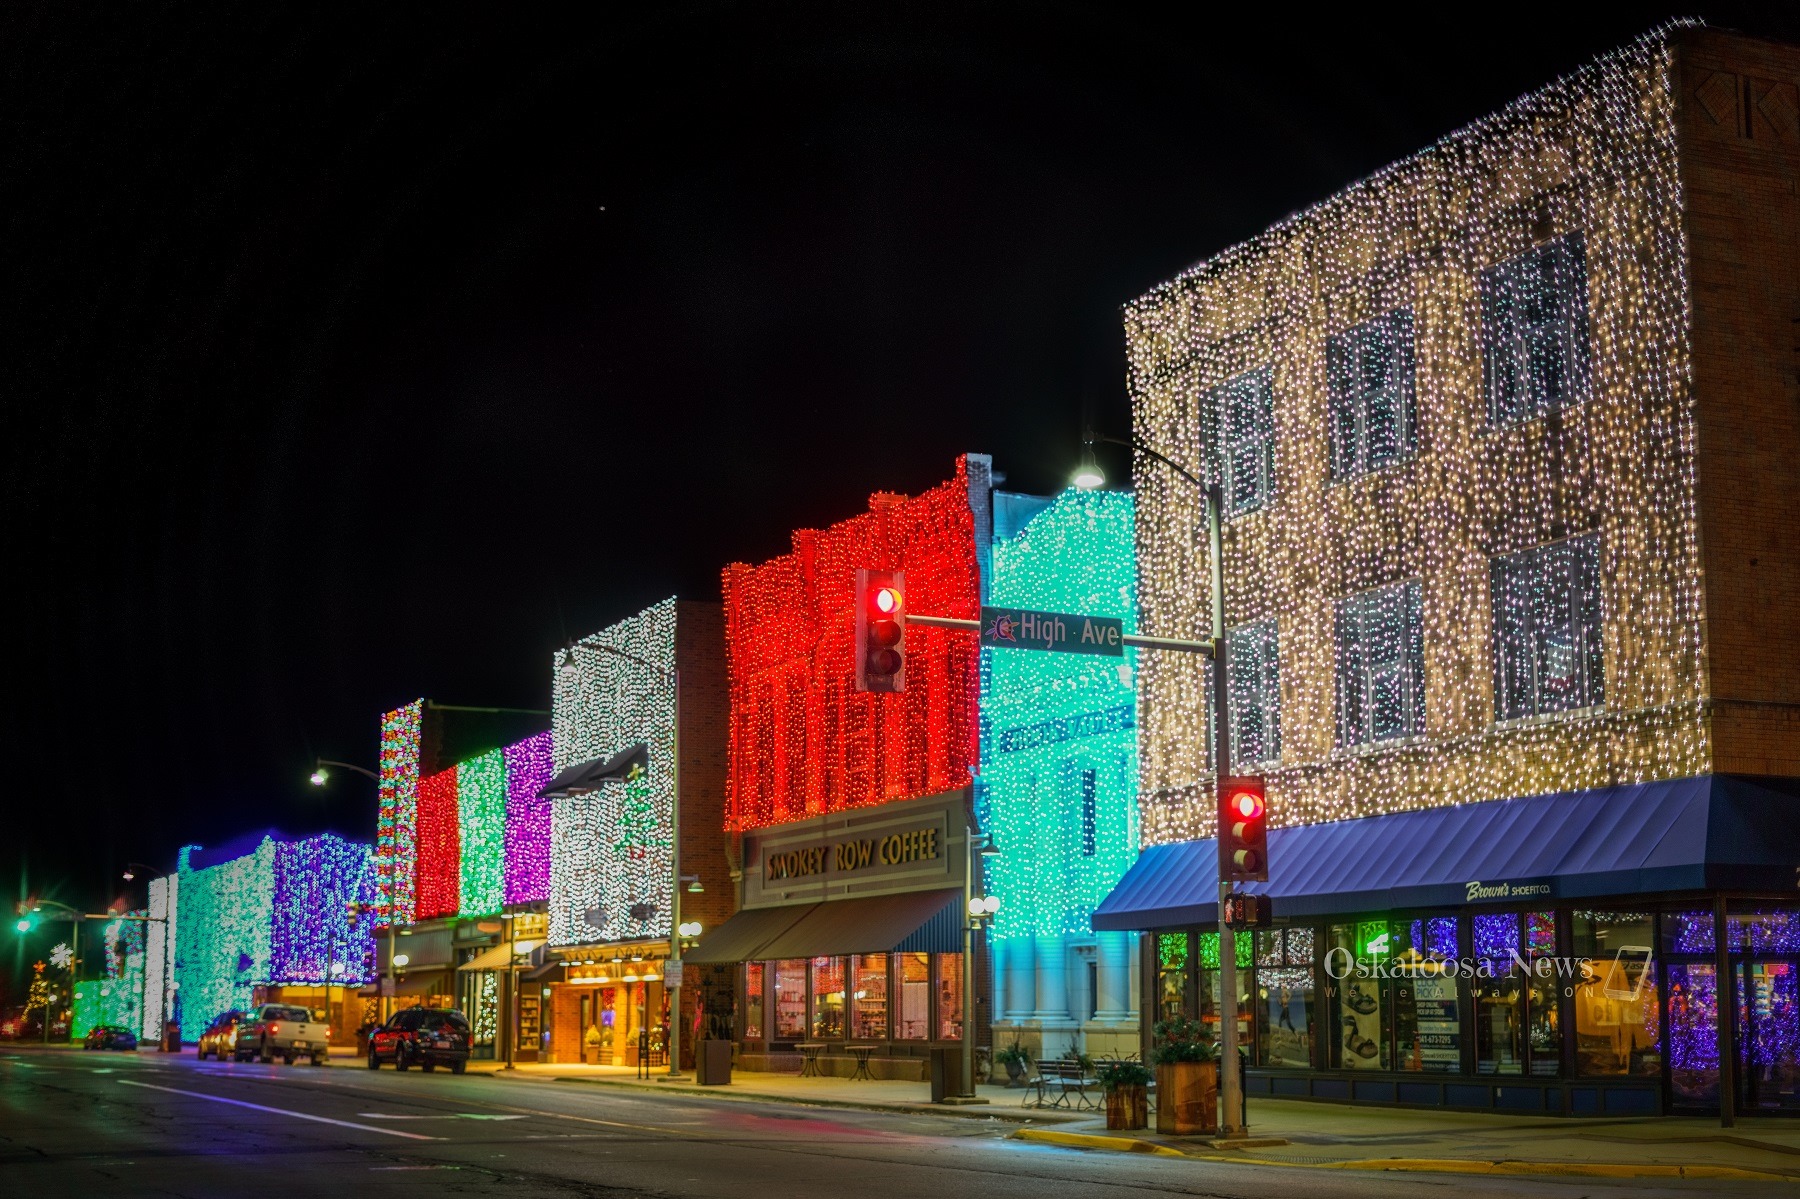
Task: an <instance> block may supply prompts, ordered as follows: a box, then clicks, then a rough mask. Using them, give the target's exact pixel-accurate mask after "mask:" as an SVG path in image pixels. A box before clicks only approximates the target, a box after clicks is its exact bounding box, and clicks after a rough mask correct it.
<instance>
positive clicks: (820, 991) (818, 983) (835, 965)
mask: <svg viewBox="0 0 1800 1199" xmlns="http://www.w3.org/2000/svg"><path fill="white" fill-rule="evenodd" d="M812 993H813V1024H812V1030H813V1036H815V1037H817V1038H819V1039H820V1040H823V1041H838V1040H842V1039H843V1036H844V959H843V958H814V959H813V960H812Z"/></svg>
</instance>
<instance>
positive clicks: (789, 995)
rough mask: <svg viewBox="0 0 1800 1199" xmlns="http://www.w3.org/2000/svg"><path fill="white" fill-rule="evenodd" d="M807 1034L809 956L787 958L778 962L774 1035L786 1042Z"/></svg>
mask: <svg viewBox="0 0 1800 1199" xmlns="http://www.w3.org/2000/svg"><path fill="white" fill-rule="evenodd" d="M806 1035H807V1023H806V959H805V958H786V959H784V960H782V961H779V962H776V963H775V1036H776V1037H777V1038H778V1039H780V1040H784V1041H786V1040H802V1039H804V1038H805V1037H806Z"/></svg>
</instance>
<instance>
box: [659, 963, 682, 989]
mask: <svg viewBox="0 0 1800 1199" xmlns="http://www.w3.org/2000/svg"><path fill="white" fill-rule="evenodd" d="M680 985H681V959H680V958H670V959H669V960H668V961H667V962H665V963H664V964H663V986H665V987H679V986H680Z"/></svg>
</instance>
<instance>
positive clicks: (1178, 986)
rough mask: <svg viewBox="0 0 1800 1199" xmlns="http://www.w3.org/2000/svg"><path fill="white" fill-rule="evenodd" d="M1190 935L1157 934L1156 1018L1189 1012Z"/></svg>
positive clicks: (1167, 1017) (1172, 1017)
mask: <svg viewBox="0 0 1800 1199" xmlns="http://www.w3.org/2000/svg"><path fill="white" fill-rule="evenodd" d="M1187 992H1188V935H1187V934H1186V933H1158V934H1157V935H1156V1018H1157V1019H1158V1020H1174V1019H1176V1018H1177V1017H1180V1016H1185V1015H1187Z"/></svg>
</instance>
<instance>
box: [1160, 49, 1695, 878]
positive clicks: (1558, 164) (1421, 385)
mask: <svg viewBox="0 0 1800 1199" xmlns="http://www.w3.org/2000/svg"><path fill="white" fill-rule="evenodd" d="M1671 28H1672V27H1671ZM1671 64H1672V49H1671V44H1670V40H1669V30H1668V29H1664V30H1659V31H1658V32H1656V33H1654V34H1652V35H1649V36H1647V37H1645V38H1643V39H1641V40H1639V41H1638V42H1636V43H1634V44H1632V45H1630V46H1628V47H1625V48H1624V49H1622V50H1620V51H1617V52H1616V53H1613V54H1610V55H1608V56H1606V57H1604V58H1602V59H1600V60H1599V61H1597V62H1595V63H1594V64H1592V65H1590V66H1588V67H1587V68H1584V69H1583V70H1582V71H1580V72H1578V73H1576V74H1575V75H1573V76H1571V77H1569V78H1567V79H1565V80H1562V81H1559V82H1557V83H1555V84H1553V85H1551V86H1550V87H1547V88H1545V89H1543V90H1542V91H1539V92H1536V93H1534V94H1532V95H1530V96H1527V97H1525V98H1523V99H1521V100H1519V101H1517V102H1516V103H1514V104H1513V105H1511V106H1509V107H1508V108H1506V109H1505V110H1503V111H1502V112H1500V113H1498V114H1495V115H1494V116H1492V117H1489V118H1486V119H1484V120H1482V121H1479V122H1477V123H1476V124H1475V125H1473V126H1471V127H1469V128H1467V129H1465V130H1462V131H1460V132H1458V133H1456V134H1453V135H1451V136H1450V137H1448V138H1446V139H1444V140H1443V141H1442V142H1439V143H1438V144H1437V145H1435V146H1432V147H1430V148H1429V149H1426V150H1424V151H1422V152H1421V153H1419V154H1417V155H1415V156H1413V157H1411V158H1408V159H1406V160H1404V161H1402V162H1399V163H1397V164H1395V165H1393V166H1390V167H1388V168H1386V169H1384V170H1383V171H1381V172H1379V173H1378V174H1376V175H1375V176H1374V177H1372V178H1370V179H1368V180H1366V181H1364V182H1363V183H1360V184H1357V185H1356V186H1354V187H1352V188H1350V189H1348V190H1346V191H1344V192H1342V193H1340V194H1339V195H1337V196H1334V197H1332V198H1331V199H1329V200H1327V201H1325V202H1323V203H1321V204H1319V205H1317V206H1316V207H1314V208H1311V209H1308V210H1306V211H1304V212H1302V213H1299V214H1297V215H1295V216H1293V217H1291V218H1289V219H1288V220H1286V221H1283V222H1282V223H1281V224H1279V225H1277V226H1275V227H1274V228H1272V229H1270V230H1269V231H1268V232H1266V233H1265V234H1263V235H1262V236H1260V237H1258V238H1256V239H1254V240H1253V241H1250V242H1248V243H1245V244H1243V245H1240V246H1237V247H1234V248H1233V249H1230V250H1228V251H1226V252H1224V253H1222V254H1220V255H1218V256H1217V257H1215V258H1213V259H1211V260H1209V261H1206V262H1203V263H1201V264H1200V265H1198V266H1196V267H1194V268H1193V269H1191V270H1189V271H1188V272H1185V273H1184V274H1182V275H1181V276H1180V277H1178V278H1176V279H1175V280H1173V281H1171V282H1170V283H1167V284H1164V285H1163V286H1161V287H1158V288H1157V289H1155V290H1154V291H1152V292H1151V293H1150V294H1148V295H1146V296H1144V297H1143V298H1142V299H1140V300H1138V301H1136V302H1134V303H1132V304H1130V305H1129V306H1128V307H1127V309H1126V311H1125V327H1126V333H1127V340H1128V343H1129V351H1130V371H1129V373H1130V387H1131V392H1132V395H1133V400H1134V412H1135V427H1136V431H1137V433H1138V435H1139V436H1140V437H1142V438H1143V439H1144V440H1145V441H1146V442H1148V443H1149V444H1150V445H1152V446H1155V447H1156V448H1158V449H1159V450H1162V451H1163V452H1165V453H1168V454H1169V455H1171V456H1172V457H1174V458H1176V459H1177V460H1178V461H1182V462H1184V463H1186V464H1188V465H1191V466H1193V467H1195V468H1197V469H1207V470H1208V471H1209V472H1211V473H1213V475H1214V477H1218V472H1219V470H1220V469H1221V468H1220V465H1219V463H1218V461H1217V455H1214V454H1212V453H1209V452H1207V451H1206V450H1205V449H1204V447H1203V440H1204V438H1203V434H1204V433H1205V432H1207V431H1210V430H1211V429H1212V428H1214V427H1215V426H1216V425H1217V424H1218V423H1219V418H1218V417H1217V416H1216V415H1215V410H1216V409H1217V408H1218V407H1219V405H1218V403H1217V397H1219V396H1221V395H1229V396H1231V397H1232V399H1233V403H1231V404H1230V405H1229V406H1228V407H1227V408H1226V420H1227V423H1228V424H1229V422H1230V420H1231V419H1233V417H1234V415H1235V416H1236V417H1241V416H1242V414H1243V413H1245V412H1247V411H1250V410H1252V409H1253V407H1254V406H1253V405H1252V404H1250V403H1248V402H1247V400H1246V399H1245V397H1251V398H1253V391H1252V390H1251V389H1249V388H1248V386H1247V384H1244V383H1242V382H1240V381H1242V380H1247V379H1250V380H1253V379H1255V378H1256V377H1257V372H1264V371H1266V372H1268V376H1267V377H1268V379H1269V381H1270V384H1271V387H1272V395H1273V412H1272V423H1271V425H1270V428H1269V429H1268V430H1267V431H1268V432H1269V434H1271V436H1272V441H1273V481H1274V488H1273V495H1272V496H1271V497H1269V498H1268V499H1267V500H1266V501H1264V502H1262V503H1260V504H1246V503H1243V502H1238V503H1235V504H1234V505H1233V507H1234V509H1236V510H1238V511H1240V512H1242V514H1241V515H1237V516H1235V517H1234V518H1233V519H1231V520H1230V521H1229V522H1228V523H1227V526H1226V531H1225V547H1226V548H1225V553H1226V576H1227V591H1228V600H1227V623H1228V625H1230V626H1232V627H1238V626H1242V625H1245V624H1247V623H1249V622H1252V621H1259V620H1268V619H1273V620H1274V621H1275V623H1276V626H1277V630H1278V635H1277V638H1276V641H1277V643H1278V645H1279V654H1280V668H1279V671H1278V674H1279V680H1280V687H1281V711H1280V729H1281V739H1280V754H1281V759H1280V763H1279V765H1277V766H1272V767H1269V768H1268V769H1267V773H1268V775H1269V778H1270V794H1271V801H1272V809H1273V813H1274V818H1275V821H1276V823H1278V824H1292V823H1297V822H1310V821H1320V820H1333V819H1342V818H1346V817H1354V816H1361V815H1367V814H1371V813H1375V812H1384V811H1395V810H1404V809H1409V808H1417V807H1422V806H1429V805H1435V804H1448V803H1463V802H1470V801H1474V800H1482V799H1491V798H1497V797H1503V796H1510V795H1522V794H1533V793H1541V792H1545V791H1555V790H1565V789H1575V788H1583V787H1594V786H1604V785H1609V784H1614V783H1626V782H1635V781H1640V780H1645V779H1652V778H1669V777H1681V776H1685V775H1691V774H1695V773H1699V772H1701V771H1703V770H1705V769H1706V768H1707V762H1708V760H1709V739H1708V734H1707V730H1706V727H1705V724H1704V723H1703V717H1702V712H1701V707H1700V705H1701V701H1702V697H1703V694H1704V681H1703V674H1702V670H1701V652H1702V651H1701V610H1700V578H1699V558H1698V551H1697V539H1696V533H1695V527H1696V515H1695V495H1694V486H1695V482H1694V445H1695V432H1694V428H1695V424H1694V411H1693V402H1692V395H1691V388H1690V383H1689V338H1688V322H1689V314H1688V306H1687V279H1686V267H1685V261H1686V260H1685V253H1686V250H1685V245H1684V241H1683V235H1682V213H1681V197H1680V192H1679V186H1678V180H1677V175H1676V145H1675V126H1674V119H1675V101H1674V94H1673V82H1672V79H1671ZM1583 289H1584V290H1583ZM1397 313H1404V314H1405V315H1404V316H1396V315H1394V314H1397ZM1484 313H1485V314H1486V316H1485V325H1486V329H1485V335H1484ZM1334 339H1335V340H1334ZM1382 339H1386V340H1387V341H1388V342H1389V343H1393V344H1395V345H1396V347H1397V349H1396V352H1395V355H1394V357H1393V358H1392V359H1380V358H1377V357H1370V358H1368V359H1367V361H1366V363H1365V364H1363V365H1358V366H1356V367H1355V368H1354V369H1352V368H1350V367H1349V366H1348V363H1349V360H1350V358H1351V357H1352V356H1354V355H1355V354H1357V353H1361V352H1363V351H1365V350H1370V349H1371V347H1372V346H1373V345H1374V343H1376V342H1379V341H1381V340H1382ZM1401 342H1404V347H1403V352H1402V351H1401V349H1400V348H1398V347H1399V343H1401ZM1408 359H1410V362H1408V361H1407V360H1408ZM1393 362H1398V363H1399V364H1400V366H1401V367H1402V368H1404V367H1405V366H1407V365H1410V366H1411V367H1412V369H1413V371H1414V372H1415V373H1414V377H1413V378H1412V379H1411V381H1410V383H1407V384H1406V385H1405V386H1404V387H1400V386H1397V384H1398V383H1400V382H1401V381H1399V380H1394V379H1391V378H1390V377H1389V374H1388V369H1389V366H1390V364H1391V363H1393ZM1501 368H1504V369H1501ZM1221 388H1226V389H1227V390H1226V391H1221V390H1220V389H1221ZM1231 388H1235V389H1236V390H1235V391H1234V390H1230V389H1231ZM1334 389H1335V390H1336V391H1337V392H1338V393H1339V395H1340V403H1339V408H1338V412H1337V415H1338V418H1339V420H1338V428H1337V431H1336V432H1335V433H1334V431H1333V410H1332V406H1331V400H1330V396H1331V393H1332V392H1333V390H1334ZM1239 393H1242V394H1239ZM1352 396H1353V397H1356V398H1355V399H1354V400H1353V401H1348V400H1345V399H1344V398H1343V397H1352ZM1350 403H1353V404H1360V405H1361V412H1360V415H1359V414H1358V413H1357V412H1356V411H1355V410H1354V407H1346V405H1347V404H1350ZM1395 405H1398V406H1399V407H1398V408H1393V406H1395ZM1390 408H1393V411H1394V413H1395V415H1392V416H1391V415H1389V409H1390ZM1358 421H1360V422H1361V426H1360V428H1361V431H1360V433H1359V432H1358V431H1357V430H1358V425H1357V422H1358ZM1413 422H1416V427H1412V425H1413ZM1346 428H1348V429H1349V434H1348V436H1346V433H1345V429H1346ZM1359 437H1360V438H1362V440H1361V441H1359V440H1358V438H1359ZM1415 438H1416V450H1413V449H1411V448H1410V443H1411V442H1412V440H1413V439H1415ZM1236 442H1237V444H1236V445H1235V446H1234V444H1233V441H1232V439H1229V438H1228V439H1227V440H1226V442H1225V450H1226V453H1225V458H1226V460H1227V462H1229V463H1232V464H1233V465H1235V466H1240V467H1241V468H1242V469H1245V470H1253V469H1254V468H1255V466H1256V464H1257V457H1256V452H1257V450H1258V442H1257V440H1256V439H1255V438H1254V437H1241V436H1240V437H1238V438H1237V439H1236ZM1334 443H1335V444H1336V446H1337V449H1338V453H1337V469H1336V470H1334V469H1333V448H1334ZM1396 443H1397V447H1396ZM1135 477H1136V480H1137V486H1138V496H1139V520H1138V562H1139V578H1140V583H1139V592H1140V596H1141V603H1142V611H1143V616H1144V619H1143V625H1144V628H1145V631H1146V632H1149V633H1153V634H1158V635H1164V636H1182V637H1191V636H1202V635H1204V634H1205V632H1206V630H1207V623H1208V590H1209V589H1208V571H1209V567H1208V565H1207V561H1206V559H1207V553H1206V534H1205V527H1204V518H1203V513H1202V511H1201V505H1200V497H1199V495H1198V493H1197V492H1196V491H1195V489H1194V488H1192V487H1191V486H1190V485H1189V484H1187V483H1186V482H1185V481H1184V480H1182V479H1180V478H1177V477H1174V476H1173V475H1172V474H1171V473H1170V472H1168V471H1167V470H1165V469H1164V468H1162V467H1161V466H1159V465H1158V464H1156V463H1155V462H1153V461H1150V460H1148V459H1140V460H1139V461H1138V462H1137V463H1136V471H1135ZM1588 533H1597V535H1598V544H1599V562H1600V566H1599V578H1600V580H1601V583H1600V587H1601V597H1600V604H1599V607H1600V610H1601V613H1602V617H1601V619H1602V620H1603V626H1602V628H1603V634H1604V636H1603V642H1604V671H1603V673H1604V687H1603V689H1602V690H1603V693H1604V705H1603V706H1599V707H1596V708H1594V709H1592V710H1583V711H1577V712H1574V713H1572V714H1569V715H1563V716H1559V717H1555V718H1551V719H1533V720H1530V721H1526V722H1523V723H1520V722H1506V721H1497V720H1496V705H1495V698H1494V685H1495V683H1494V676H1495V671H1494V664H1493V657H1492V648H1491V647H1492V644H1493V639H1494V636H1495V628H1494V625H1495V622H1496V619H1497V620H1498V622H1499V624H1500V632H1501V635H1502V636H1514V634H1515V633H1516V630H1517V629H1519V628H1522V627H1530V628H1536V629H1538V630H1539V631H1538V632H1536V633H1533V634H1532V635H1533V636H1537V637H1538V638H1539V644H1538V646H1537V649H1536V650H1535V651H1534V652H1538V653H1540V654H1542V655H1545V657H1546V660H1548V659H1551V658H1558V659H1559V660H1560V658H1559V656H1560V655H1562V654H1563V653H1564V652H1565V651H1564V650H1563V649H1562V648H1561V647H1560V646H1559V645H1557V644H1546V643H1545V642H1544V640H1543V639H1544V637H1545V636H1551V637H1552V640H1554V639H1555V638H1557V637H1561V636H1562V634H1544V633H1542V631H1541V625H1542V617H1541V613H1542V612H1543V611H1546V610H1549V609H1553V608H1554V607H1555V604H1556V603H1557V602H1560V601H1558V600H1556V598H1555V594H1554V593H1555V588H1556V587H1557V586H1559V584H1558V583H1557V581H1556V580H1555V579H1554V578H1553V577H1551V574H1550V573H1541V574H1540V575H1539V576H1535V577H1534V581H1533V582H1532V584H1531V586H1530V587H1527V588H1525V589H1524V593H1523V594H1522V597H1521V598H1517V599H1512V598H1503V600H1502V602H1501V603H1500V604H1499V605H1493V604H1492V603H1491V595H1490V587H1491V582H1490V572H1491V569H1492V567H1491V563H1492V562H1493V560H1495V559H1497V558H1500V557H1503V556H1505V555H1511V554H1515V553H1517V552H1519V551H1522V550H1527V549H1530V548H1531V547H1533V546H1538V545H1544V544H1548V543H1552V542H1557V541H1560V540H1562V539H1565V538H1570V537H1575V536H1579V535H1583V534H1588ZM1409 580H1417V581H1418V582H1419V584H1420V587H1421V592H1422V614H1421V619H1422V624H1423V639H1424V675H1425V686H1426V692H1425V694H1426V702H1425V716H1424V720H1425V725H1424V733H1423V735H1422V736H1418V737H1404V738H1399V739H1397V740H1395V741H1393V742H1389V743H1380V742H1378V743H1376V744H1374V745H1372V746H1371V745H1347V746H1341V745H1339V744H1338V737H1337V729H1338V721H1337V711H1336V709H1337V697H1336V682H1335V674H1336V669H1337V663H1336V659H1337V653H1338V651H1337V644H1336V637H1335V634H1334V626H1335V619H1334V613H1335V606H1336V605H1337V603H1338V602H1339V601H1340V600H1342V599H1344V598H1345V597H1347V596H1351V595H1354V594H1357V593H1359V592H1364V591H1369V590H1371V589H1373V588H1377V587H1384V586H1388V585H1391V584H1396V583H1402V582H1406V581H1409ZM1547 597H1548V598H1547ZM1496 606H1497V607H1498V608H1499V611H1498V613H1497V614H1496V612H1495V610H1494V609H1495V607H1496ZM1534 614H1537V615H1534ZM1533 621H1536V622H1537V624H1535V625H1534V624H1533V623H1532V622H1533ZM1508 630H1512V631H1513V632H1509V631H1508ZM1204 674H1205V672H1204V671H1203V670H1202V669H1201V668H1200V663H1198V662H1196V661H1192V660H1189V659H1186V658H1184V657H1181V656H1179V655H1171V654H1160V655H1159V654H1150V655H1145V656H1144V658H1143V661H1142V663H1141V676H1140V692H1139V712H1140V719H1141V722H1142V728H1143V733H1142V737H1141V742H1140V750H1141V754H1142V766H1141V769H1142V774H1141V779H1142V796H1143V836H1144V840H1145V842H1146V843H1147V844H1155V843H1160V842H1167V841H1172V840H1178V839H1182V838H1189V837H1197V836H1207V835H1210V833H1211V829H1210V824H1211V808H1212V805H1211V801H1210V798H1209V791H1208V779H1209V777H1210V765H1209V763H1208V753H1207V741H1208V738H1207V736H1206V724H1205V715H1204V714H1205V711H1206V705H1205V692H1204V684H1203V680H1204Z"/></svg>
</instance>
